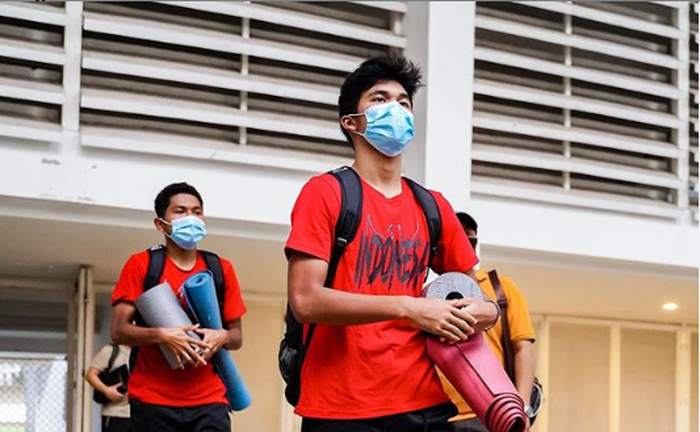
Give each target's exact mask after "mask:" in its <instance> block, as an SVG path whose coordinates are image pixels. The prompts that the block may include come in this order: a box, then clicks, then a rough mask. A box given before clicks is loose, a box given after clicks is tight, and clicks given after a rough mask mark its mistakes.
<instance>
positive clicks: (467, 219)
mask: <svg viewBox="0 0 700 432" xmlns="http://www.w3.org/2000/svg"><path fill="white" fill-rule="evenodd" d="M456 215H457V219H459V223H461V224H462V226H463V227H466V228H467V229H470V230H473V231H474V232H479V225H478V224H477V223H476V221H475V220H474V218H473V217H471V216H469V215H468V214H467V213H465V212H457V213H456Z"/></svg>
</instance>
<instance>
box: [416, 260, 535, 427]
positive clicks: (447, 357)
mask: <svg viewBox="0 0 700 432" xmlns="http://www.w3.org/2000/svg"><path fill="white" fill-rule="evenodd" d="M423 297H432V298H440V299H445V300H452V299H459V298H469V297H471V298H477V299H482V298H483V294H482V293H481V289H480V288H479V286H478V285H477V283H476V282H474V281H473V280H472V279H471V278H470V277H468V276H466V275H464V274H462V273H445V274H443V275H442V276H440V277H438V278H437V279H435V280H434V281H433V282H432V283H431V284H430V285H429V286H428V287H426V288H425V290H424V291H423ZM427 344H428V355H429V356H430V358H431V359H432V360H433V362H434V363H435V364H436V365H437V367H439V368H440V370H441V371H442V373H443V374H444V375H445V377H446V378H447V379H448V380H449V381H450V383H451V384H452V385H453V386H454V388H455V389H456V390H457V392H458V393H459V394H460V395H461V396H462V397H463V398H464V400H465V401H466V402H467V403H468V404H469V406H470V407H471V408H472V409H473V410H474V413H475V414H476V416H477V417H478V418H479V420H481V422H482V423H483V424H484V425H485V426H486V427H487V428H488V430H490V431H491V432H523V431H524V430H525V411H524V404H523V400H522V398H521V397H520V395H518V392H517V390H516V389H515V387H514V386H513V383H512V382H511V381H510V379H509V378H508V375H507V374H506V372H505V370H504V369H503V367H502V366H501V364H500V362H499V361H498V359H497V358H496V355H495V354H494V353H493V351H491V348H490V347H489V346H488V345H487V344H486V342H485V341H484V336H483V334H482V333H478V334H476V335H474V336H471V337H469V339H468V340H467V341H464V342H460V343H457V344H454V345H450V344H447V343H443V342H440V341H439V340H438V339H437V337H429V338H428V340H427Z"/></svg>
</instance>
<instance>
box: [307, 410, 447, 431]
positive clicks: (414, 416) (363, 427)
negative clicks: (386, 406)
mask: <svg viewBox="0 0 700 432" xmlns="http://www.w3.org/2000/svg"><path fill="white" fill-rule="evenodd" d="M456 414H457V408H456V407H455V406H454V405H453V404H452V403H446V404H442V405H436V406H434V407H430V408H425V409H421V410H416V411H411V412H407V413H402V414H394V415H390V416H385V417H376V418H371V419H362V420H325V419H313V418H307V417H304V419H303V420H302V422H301V432H451V431H452V428H451V427H450V425H449V423H447V420H448V419H449V418H450V417H453V416H455V415H456Z"/></svg>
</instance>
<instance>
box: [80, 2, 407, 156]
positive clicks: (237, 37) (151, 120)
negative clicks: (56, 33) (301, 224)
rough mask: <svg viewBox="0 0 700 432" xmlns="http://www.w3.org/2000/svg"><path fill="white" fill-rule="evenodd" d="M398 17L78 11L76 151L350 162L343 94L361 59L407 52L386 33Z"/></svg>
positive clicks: (239, 7)
mask: <svg viewBox="0 0 700 432" xmlns="http://www.w3.org/2000/svg"><path fill="white" fill-rule="evenodd" d="M404 9H405V5H404V4H401V3H387V4H386V5H382V4H380V5H379V7H369V6H365V5H360V4H354V3H321V2H319V3H316V2H314V3H286V2H284V3H283V2H280V3H258V2H256V3H243V2H201V3H200V2H174V3H169V2H158V3H103V2H86V3H85V11H84V18H85V21H84V35H83V71H82V85H83V90H82V91H83V92H82V108H81V123H82V131H83V144H84V145H92V146H101V147H112V148H121V149H128V150H142V149H143V148H144V147H146V143H148V144H147V145H148V146H149V148H153V145H158V144H167V145H173V144H174V145H181V146H184V147H183V148H187V149H188V151H192V150H193V149H197V148H201V149H203V151H210V150H211V149H217V148H221V146H224V148H235V147H236V146H239V147H240V146H243V145H245V146H249V147H250V146H256V147H278V148H291V149H297V150H306V151H314V152H320V153H328V154H341V155H347V154H349V152H350V149H349V148H348V146H347V145H346V143H345V139H344V137H343V136H342V134H341V132H340V130H339V128H338V123H337V111H336V102H337V95H338V88H339V85H340V84H341V83H342V81H343V79H344V77H345V75H347V73H348V72H350V71H352V70H353V69H354V68H355V67H356V66H357V65H358V64H359V63H360V62H361V61H362V60H363V59H364V58H366V57H368V56H371V55H375V54H380V53H386V52H389V51H390V50H401V49H403V48H404V47H405V45H406V41H405V38H403V37H401V36H398V35H396V34H395V33H394V32H392V29H393V28H398V27H397V25H398V23H400V20H401V18H402V15H403V12H402V11H404ZM146 151H148V150H146Z"/></svg>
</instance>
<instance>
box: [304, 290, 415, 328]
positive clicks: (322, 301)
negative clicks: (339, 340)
mask: <svg viewBox="0 0 700 432" xmlns="http://www.w3.org/2000/svg"><path fill="white" fill-rule="evenodd" d="M408 299H409V297H408V296H379V295H368V294H356V293H347V292H344V291H338V290H330V289H325V288H323V289H317V290H315V293H313V294H310V295H307V296H303V297H299V298H297V301H293V302H292V307H293V310H294V315H295V316H296V318H297V319H299V320H300V321H301V322H319V323H324V324H331V325H353V324H369V323H374V322H379V321H386V320H391V319H397V318H404V317H406V315H407V305H406V302H407V301H408Z"/></svg>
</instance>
